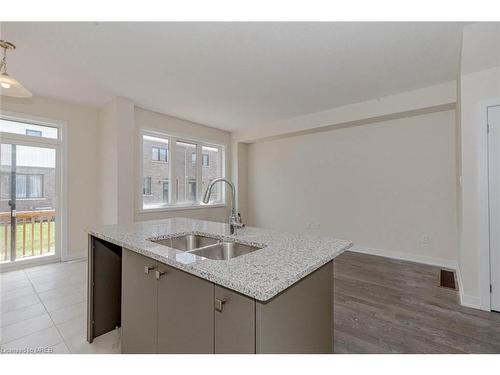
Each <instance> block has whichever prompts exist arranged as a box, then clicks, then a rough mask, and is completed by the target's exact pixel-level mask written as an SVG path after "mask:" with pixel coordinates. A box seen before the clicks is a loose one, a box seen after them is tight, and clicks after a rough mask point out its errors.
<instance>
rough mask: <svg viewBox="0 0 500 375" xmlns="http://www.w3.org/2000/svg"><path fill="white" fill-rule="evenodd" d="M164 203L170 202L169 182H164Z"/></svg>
mask: <svg viewBox="0 0 500 375" xmlns="http://www.w3.org/2000/svg"><path fill="white" fill-rule="evenodd" d="M163 201H165V202H168V181H163Z"/></svg>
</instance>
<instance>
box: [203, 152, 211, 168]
mask: <svg viewBox="0 0 500 375" xmlns="http://www.w3.org/2000/svg"><path fill="white" fill-rule="evenodd" d="M205 148H206V147H205ZM209 161H210V156H209V155H208V154H203V155H202V159H201V165H202V166H204V167H209V166H210V165H209V164H210V163H209Z"/></svg>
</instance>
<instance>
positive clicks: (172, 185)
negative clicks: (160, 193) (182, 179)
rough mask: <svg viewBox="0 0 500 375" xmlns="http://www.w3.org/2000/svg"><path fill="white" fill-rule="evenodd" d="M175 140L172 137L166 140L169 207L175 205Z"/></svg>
mask: <svg viewBox="0 0 500 375" xmlns="http://www.w3.org/2000/svg"><path fill="white" fill-rule="evenodd" d="M176 141H177V139H176V138H174V137H169V138H168V146H169V147H168V154H169V155H168V162H169V164H170V168H169V174H168V183H169V189H168V194H169V200H170V204H171V205H175V204H177V199H176V196H177V184H176V180H175V176H176V174H175V173H176V171H175V147H176Z"/></svg>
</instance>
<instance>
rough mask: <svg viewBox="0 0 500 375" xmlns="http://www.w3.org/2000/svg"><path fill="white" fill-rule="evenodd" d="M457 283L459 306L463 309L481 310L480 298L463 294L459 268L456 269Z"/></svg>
mask: <svg viewBox="0 0 500 375" xmlns="http://www.w3.org/2000/svg"><path fill="white" fill-rule="evenodd" d="M456 272H457V282H458V293H459V296H460V304H461V305H462V306H465V307H472V308H474V309H478V310H483V309H482V308H481V298H479V297H476V296H471V295H470V294H465V293H464V287H463V282H462V273H461V271H460V267H457V270H456Z"/></svg>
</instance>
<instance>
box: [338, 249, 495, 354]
mask: <svg viewBox="0 0 500 375" xmlns="http://www.w3.org/2000/svg"><path fill="white" fill-rule="evenodd" d="M439 270H440V268H438V267H433V266H428V265H423V264H419V263H412V262H405V261H399V260H393V259H389V258H383V257H378V256H372V255H366V254H360V253H354V252H346V253H344V254H342V255H341V256H339V257H338V258H337V259H336V260H335V265H334V278H335V280H334V285H335V287H334V288H335V289H334V290H335V296H334V350H335V353H500V313H490V312H485V311H479V310H476V309H472V308H468V307H463V306H461V305H460V304H459V296H458V292H457V291H454V290H451V289H445V288H441V287H439Z"/></svg>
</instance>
